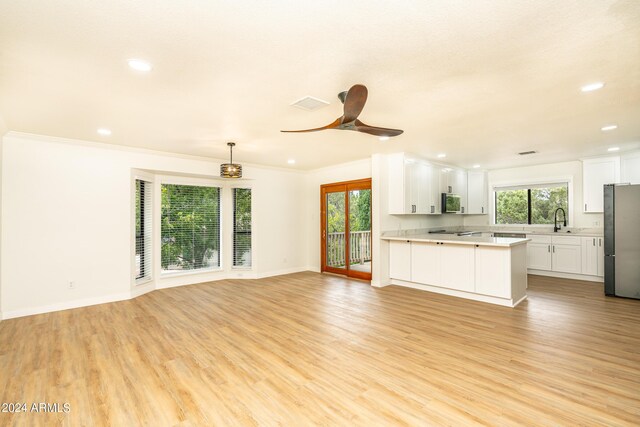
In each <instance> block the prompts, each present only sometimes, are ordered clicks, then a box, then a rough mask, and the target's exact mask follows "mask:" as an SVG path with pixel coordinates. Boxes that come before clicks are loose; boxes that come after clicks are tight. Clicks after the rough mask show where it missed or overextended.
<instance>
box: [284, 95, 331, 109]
mask: <svg viewBox="0 0 640 427" xmlns="http://www.w3.org/2000/svg"><path fill="white" fill-rule="evenodd" d="M291 105H292V106H294V107H298V108H301V109H303V110H307V111H315V110H317V109H319V108H322V107H324V106H325V105H329V103H328V102H327V101H323V100H322V99H318V98H314V97H313V96H305V97H304V98H300V99H298V100H297V101H296V102H294V103H292V104H291Z"/></svg>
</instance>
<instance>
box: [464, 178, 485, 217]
mask: <svg viewBox="0 0 640 427" xmlns="http://www.w3.org/2000/svg"><path fill="white" fill-rule="evenodd" d="M487 195H488V189H487V174H486V172H473V171H470V172H468V175H467V210H468V211H467V212H466V213H469V214H487V213H488V210H487V206H488V197H487Z"/></svg>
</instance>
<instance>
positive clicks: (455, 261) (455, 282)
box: [440, 243, 476, 292]
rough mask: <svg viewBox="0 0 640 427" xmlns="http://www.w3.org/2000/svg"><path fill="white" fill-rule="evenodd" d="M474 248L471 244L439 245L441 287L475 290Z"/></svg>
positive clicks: (467, 290)
mask: <svg viewBox="0 0 640 427" xmlns="http://www.w3.org/2000/svg"><path fill="white" fill-rule="evenodd" d="M474 249H475V248H474V247H473V246H471V245H457V244H446V243H444V244H442V245H440V256H441V262H440V265H441V268H442V273H441V276H442V277H441V283H442V286H443V287H445V288H450V289H457V290H459V291H466V292H474V291H475V264H476V260H475V251H474Z"/></svg>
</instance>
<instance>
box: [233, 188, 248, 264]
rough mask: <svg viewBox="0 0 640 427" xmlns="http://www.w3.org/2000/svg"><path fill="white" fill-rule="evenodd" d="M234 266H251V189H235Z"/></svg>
mask: <svg viewBox="0 0 640 427" xmlns="http://www.w3.org/2000/svg"><path fill="white" fill-rule="evenodd" d="M233 266H234V267H251V189H250V188H234V189H233Z"/></svg>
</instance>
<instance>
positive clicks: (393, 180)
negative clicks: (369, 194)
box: [388, 153, 440, 214]
mask: <svg viewBox="0 0 640 427" xmlns="http://www.w3.org/2000/svg"><path fill="white" fill-rule="evenodd" d="M388 173H389V176H388V185H389V213H390V214H439V213H440V207H439V206H440V201H439V200H440V199H439V194H438V191H439V187H440V183H439V178H440V168H439V167H437V166H435V165H432V164H431V163H428V162H427V161H425V160H421V159H418V158H415V157H411V156H407V155H405V154H404V153H396V154H391V155H389V156H388Z"/></svg>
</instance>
